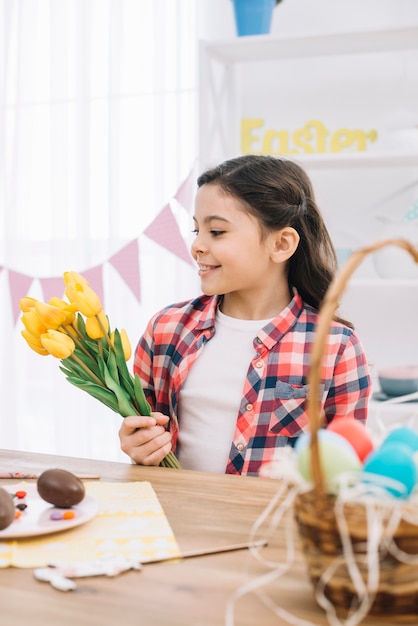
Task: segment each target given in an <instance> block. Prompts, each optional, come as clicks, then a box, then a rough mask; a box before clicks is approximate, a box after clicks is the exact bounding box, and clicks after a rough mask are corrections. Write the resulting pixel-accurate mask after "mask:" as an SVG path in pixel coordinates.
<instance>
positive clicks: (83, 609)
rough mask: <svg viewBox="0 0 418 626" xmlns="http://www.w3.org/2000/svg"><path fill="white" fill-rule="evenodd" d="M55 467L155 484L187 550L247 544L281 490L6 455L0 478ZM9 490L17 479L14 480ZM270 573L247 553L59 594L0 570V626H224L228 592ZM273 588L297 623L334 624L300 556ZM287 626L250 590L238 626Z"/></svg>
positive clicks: (156, 470) (274, 547)
mask: <svg viewBox="0 0 418 626" xmlns="http://www.w3.org/2000/svg"><path fill="white" fill-rule="evenodd" d="M52 467H60V468H63V469H67V470H69V471H72V472H74V473H87V474H99V475H100V477H101V479H102V480H106V481H144V480H146V481H149V482H150V483H151V484H152V486H153V488H154V490H155V492H156V494H157V496H158V498H159V500H160V502H161V504H162V506H163V508H164V511H165V513H166V516H167V518H168V520H169V522H170V525H171V527H172V529H173V531H174V534H175V536H176V539H177V541H178V544H179V545H180V548H181V550H182V551H183V552H187V551H189V550H193V549H198V548H211V547H215V546H222V545H223V546H225V545H226V544H230V543H238V542H245V541H247V540H248V537H249V533H250V530H251V528H252V526H253V524H254V522H255V521H256V520H257V519H258V517H259V515H260V514H261V513H262V511H263V510H264V508H265V507H266V505H267V504H268V503H269V502H270V500H271V498H272V497H273V495H274V494H275V493H276V491H277V488H278V483H277V481H275V480H269V479H263V478H254V477H241V476H228V475H217V474H209V473H203V472H191V471H183V470H171V469H165V468H160V467H151V468H146V467H142V466H137V465H132V464H129V463H126V464H124V463H113V462H106V461H96V460H86V459H76V458H69V457H61V456H51V455H44V454H32V453H24V452H16V451H8V450H3V451H1V450H0V472H6V471H11V470H13V471H18V470H20V471H24V472H34V473H38V474H39V473H41V472H42V471H43V470H44V469H49V468H52ZM0 484H1V481H0ZM3 484H4V481H3ZM7 484H13V483H12V481H9V480H8V481H7ZM283 535H284V533H283V532H282V530H281V529H279V530H278V531H277V533H276V535H275V538H274V539H273V540H271V541H269V544H268V546H267V548H265V549H264V552H263V554H265V556H270V557H271V558H272V559H273V558H274V559H275V560H277V558H278V556H279V557H280V555H281V556H282V558H283V554H284V545H285V540H284V536H283ZM267 571H268V570H267V569H266V568H265V566H263V565H262V564H260V563H259V562H258V561H257V560H256V559H254V557H253V556H252V555H251V553H250V552H249V550H246V549H244V550H240V551H234V552H224V553H218V554H212V555H206V556H200V557H193V558H185V559H182V560H176V561H164V562H159V563H149V564H146V565H144V567H143V569H142V570H141V571H139V572H138V571H130V572H126V573H124V574H121V575H119V576H117V577H115V578H107V577H92V578H86V579H78V580H77V589H76V590H75V591H71V592H61V591H57V590H55V589H53V588H52V587H51V586H50V585H48V584H47V583H42V582H38V581H37V580H35V578H34V576H33V572H32V570H27V569H18V568H6V569H0V616H1V624H2V625H3V624H4V626H25V625H28V626H90V625H91V626H98V625H100V626H116V625H117V626H156V625H158V626H223V625H224V624H225V608H226V605H227V602H228V599H229V598H230V596H231V594H232V593H233V592H234V591H235V590H237V589H238V587H239V586H240V585H242V584H244V583H246V582H248V581H250V580H252V579H254V578H255V577H256V576H258V575H261V574H263V573H266V572H267ZM266 590H267V591H268V594H269V596H270V597H271V598H273V599H274V600H275V601H276V603H277V604H279V605H280V606H281V607H283V608H285V609H287V610H289V611H291V612H292V613H293V614H294V615H296V616H298V617H299V618H302V619H305V620H309V621H311V622H312V623H314V624H318V625H321V626H325V625H327V620H326V618H325V615H324V613H323V612H322V610H321V609H320V608H319V607H318V606H317V605H316V603H315V600H314V598H313V591H312V587H311V584H310V582H309V580H308V577H307V574H306V567H305V561H304V558H303V556H302V555H301V554H299V553H298V554H297V555H296V561H295V564H294V565H293V566H292V569H291V570H290V571H289V572H287V573H286V574H285V575H284V576H282V577H281V578H279V579H278V580H277V581H276V582H275V583H274V584H270V585H268V586H267V587H266ZM393 623H394V622H392V621H385V620H383V619H381V618H379V619H374V620H373V619H372V618H367V619H366V620H365V621H364V624H370V625H372V624H373V625H377V624H379V626H389V625H390V624H393ZM282 624H286V622H285V621H284V620H283V619H282V618H280V617H278V616H277V615H274V614H273V613H272V612H271V611H270V610H269V609H268V608H267V607H266V606H265V605H264V604H263V603H262V602H261V601H260V599H259V598H258V597H256V596H255V595H254V594H252V593H251V594H247V595H245V596H243V597H242V598H240V599H239V600H238V602H237V604H236V608H235V612H234V626H261V625H262V626H270V625H271V626H277V625H280V626H281V625H282Z"/></svg>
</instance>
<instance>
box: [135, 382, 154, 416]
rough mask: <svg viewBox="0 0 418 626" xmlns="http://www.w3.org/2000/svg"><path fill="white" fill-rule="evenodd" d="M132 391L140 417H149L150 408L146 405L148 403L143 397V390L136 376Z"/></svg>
mask: <svg viewBox="0 0 418 626" xmlns="http://www.w3.org/2000/svg"><path fill="white" fill-rule="evenodd" d="M134 391H135V398H136V403H137V405H138V408H139V411H140V414H141V415H151V407H150V405H149V404H148V401H147V399H146V397H145V394H144V390H143V388H142V383H141V379H140V378H139V376H138V374H135V378H134Z"/></svg>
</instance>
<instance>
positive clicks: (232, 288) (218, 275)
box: [191, 184, 278, 298]
mask: <svg viewBox="0 0 418 626" xmlns="http://www.w3.org/2000/svg"><path fill="white" fill-rule="evenodd" d="M193 219H194V222H195V229H196V230H195V232H196V239H195V241H194V242H193V244H192V246H191V252H192V256H193V258H194V259H195V261H196V262H197V264H198V266H199V276H200V279H201V287H202V291H203V293H204V294H206V295H216V294H231V293H239V295H240V296H243V297H251V298H257V297H263V298H265V294H266V293H268V292H271V290H272V287H273V286H274V282H276V284H277V277H278V266H277V263H274V262H273V261H272V258H271V253H272V249H273V248H274V243H273V240H274V235H273V234H272V235H267V236H265V237H263V238H262V234H261V229H260V225H259V223H258V221H257V219H256V218H255V217H254V216H252V215H251V214H249V213H247V212H246V211H245V209H244V208H243V206H242V205H241V203H240V201H239V200H238V199H236V198H234V197H232V196H227V195H225V194H224V193H223V191H222V190H221V188H220V187H219V186H218V185H216V184H208V185H203V186H202V187H200V188H199V190H198V191H197V195H196V201H195V216H194V218H193ZM272 246H273V248H272ZM273 281H274V282H273Z"/></svg>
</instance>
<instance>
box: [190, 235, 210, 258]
mask: <svg viewBox="0 0 418 626" xmlns="http://www.w3.org/2000/svg"><path fill="white" fill-rule="evenodd" d="M206 249H207V247H206V245H205V243H204V240H203V236H202V235H201V234H199V233H198V234H197V235H196V238H195V239H194V241H193V243H192V246H191V250H192V255H193V256H196V255H198V254H202V253H203V252H205V250H206Z"/></svg>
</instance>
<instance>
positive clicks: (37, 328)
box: [20, 309, 48, 337]
mask: <svg viewBox="0 0 418 626" xmlns="http://www.w3.org/2000/svg"><path fill="white" fill-rule="evenodd" d="M20 319H21V320H22V323H23V325H24V327H25V328H26V330H27V331H28V332H29V333H31V335H35V337H39V336H40V335H42V334H43V333H45V332H46V331H47V330H48V328H47V327H46V326H45V325H44V324H43V322H42V321H41V319H40V317H39V315H37V313H36V311H35V309H30V310H29V311H26V312H25V313H22V315H21V318H20Z"/></svg>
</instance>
